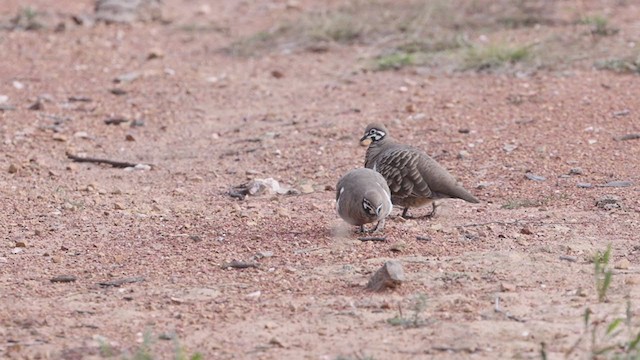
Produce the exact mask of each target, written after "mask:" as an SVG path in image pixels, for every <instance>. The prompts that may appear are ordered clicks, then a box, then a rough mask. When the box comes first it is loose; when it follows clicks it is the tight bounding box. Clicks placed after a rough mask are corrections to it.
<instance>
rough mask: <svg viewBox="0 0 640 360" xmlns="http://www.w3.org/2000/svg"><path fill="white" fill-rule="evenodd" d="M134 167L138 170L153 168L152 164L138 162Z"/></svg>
mask: <svg viewBox="0 0 640 360" xmlns="http://www.w3.org/2000/svg"><path fill="white" fill-rule="evenodd" d="M133 169H134V170H138V171H149V170H151V165H147V164H137V165H136V166H134V167H133Z"/></svg>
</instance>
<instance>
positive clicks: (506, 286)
mask: <svg viewBox="0 0 640 360" xmlns="http://www.w3.org/2000/svg"><path fill="white" fill-rule="evenodd" d="M500 291H502V292H513V291H516V285H515V284H512V283H508V282H503V283H500Z"/></svg>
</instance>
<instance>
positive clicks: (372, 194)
mask: <svg viewBox="0 0 640 360" xmlns="http://www.w3.org/2000/svg"><path fill="white" fill-rule="evenodd" d="M362 210H363V211H364V212H365V214H367V216H369V217H371V218H376V219H380V218H383V217H385V216H386V215H385V214H384V199H383V196H382V194H380V193H379V192H377V191H367V192H366V193H365V195H364V198H363V199H362Z"/></svg>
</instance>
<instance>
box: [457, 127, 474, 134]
mask: <svg viewBox="0 0 640 360" xmlns="http://www.w3.org/2000/svg"><path fill="white" fill-rule="evenodd" d="M458 132H459V133H460V134H468V133H470V132H471V130H469V129H467V128H461V129H458Z"/></svg>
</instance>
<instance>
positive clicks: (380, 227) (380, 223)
mask: <svg viewBox="0 0 640 360" xmlns="http://www.w3.org/2000/svg"><path fill="white" fill-rule="evenodd" d="M382 230H384V219H381V220H380V221H378V223H377V224H376V227H375V228H373V230H372V231H371V232H378V231H382Z"/></svg>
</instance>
